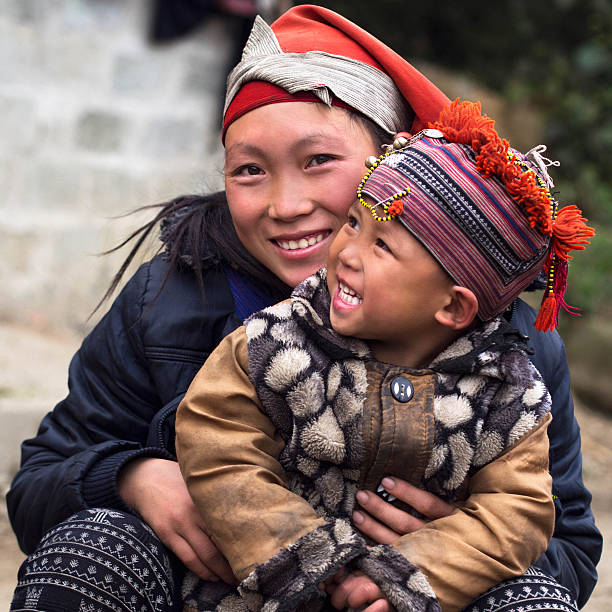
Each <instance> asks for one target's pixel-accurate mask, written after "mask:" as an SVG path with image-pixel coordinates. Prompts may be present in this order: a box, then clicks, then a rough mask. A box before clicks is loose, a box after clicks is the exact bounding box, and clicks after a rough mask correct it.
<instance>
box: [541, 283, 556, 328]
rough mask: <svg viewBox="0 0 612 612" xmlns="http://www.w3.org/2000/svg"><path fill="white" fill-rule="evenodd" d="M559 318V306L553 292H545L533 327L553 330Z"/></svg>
mask: <svg viewBox="0 0 612 612" xmlns="http://www.w3.org/2000/svg"><path fill="white" fill-rule="evenodd" d="M558 318H559V306H558V304H557V300H556V299H555V296H554V294H553V293H552V291H551V292H549V293H547V294H546V295H545V296H544V299H543V300H542V305H541V306H540V312H538V316H537V318H536V320H535V328H536V329H537V330H539V331H544V332H547V331H553V330H554V329H555V327H557V321H558Z"/></svg>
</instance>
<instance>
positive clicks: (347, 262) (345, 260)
mask: <svg viewBox="0 0 612 612" xmlns="http://www.w3.org/2000/svg"><path fill="white" fill-rule="evenodd" d="M338 261H339V262H340V263H341V265H343V266H344V267H345V268H350V269H351V270H358V269H359V266H360V259H359V249H358V248H357V245H356V244H355V242H353V241H350V242H347V243H346V244H345V245H344V246H343V248H341V249H340V250H339V252H338Z"/></svg>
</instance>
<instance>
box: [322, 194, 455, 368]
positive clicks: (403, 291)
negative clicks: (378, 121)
mask: <svg viewBox="0 0 612 612" xmlns="http://www.w3.org/2000/svg"><path fill="white" fill-rule="evenodd" d="M327 267H328V277H327V284H328V287H329V292H330V295H331V308H330V317H331V324H332V327H333V328H334V329H335V330H336V331H337V332H338V333H340V334H343V335H345V336H353V337H356V338H361V339H363V340H367V341H368V343H369V345H370V348H371V349H372V351H373V352H374V355H375V356H376V357H377V358H378V359H379V360H381V361H385V362H388V363H394V364H398V365H410V364H409V363H407V361H406V359H405V355H406V347H407V346H408V345H415V343H418V346H420V347H427V346H428V343H432V340H431V331H432V329H434V327H435V326H436V322H435V319H434V315H435V313H436V312H437V311H438V310H439V309H440V308H444V306H446V305H447V304H448V303H449V301H450V299H451V298H450V296H449V291H450V289H451V288H452V286H453V285H454V283H453V281H452V280H451V279H450V278H449V277H448V276H447V274H446V272H445V271H444V270H443V269H442V267H441V266H440V265H439V264H438V262H437V261H436V260H435V259H434V258H433V257H432V256H431V255H430V254H429V252H428V251H427V250H426V249H425V248H424V247H423V246H422V245H421V243H420V242H419V241H418V240H417V239H416V238H414V236H413V235H412V234H411V233H410V232H409V231H408V230H407V229H405V228H404V227H403V226H402V225H401V224H400V223H399V221H397V220H392V221H376V220H375V219H374V218H373V217H372V215H371V214H370V211H369V210H368V209H366V208H365V207H364V206H363V205H361V204H360V203H358V202H356V203H354V204H353V205H352V206H351V208H350V209H349V213H348V220H347V222H346V223H345V225H344V226H343V227H342V228H341V229H340V231H339V232H338V235H337V236H336V238H335V240H334V241H333V243H332V245H331V246H330V250H329V257H328V264H327ZM415 346H416V345H415ZM432 348H433V347H432Z"/></svg>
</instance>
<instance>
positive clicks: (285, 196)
mask: <svg viewBox="0 0 612 612" xmlns="http://www.w3.org/2000/svg"><path fill="white" fill-rule="evenodd" d="M313 210H314V204H313V200H312V199H311V198H310V197H308V195H306V194H305V193H304V192H302V191H301V190H300V188H299V186H298V185H294V184H290V183H284V184H281V185H277V186H276V188H275V189H273V190H272V193H271V197H270V201H269V204H268V215H269V216H270V217H271V218H272V219H276V220H278V221H292V220H293V219H296V218H297V217H301V216H304V215H309V214H310V213H311V212H312V211H313Z"/></svg>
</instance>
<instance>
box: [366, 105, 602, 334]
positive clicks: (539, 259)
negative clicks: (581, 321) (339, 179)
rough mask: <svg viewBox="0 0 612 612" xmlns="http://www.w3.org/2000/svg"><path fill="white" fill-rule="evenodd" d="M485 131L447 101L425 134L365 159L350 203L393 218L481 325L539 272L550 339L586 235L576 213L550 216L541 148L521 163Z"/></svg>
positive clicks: (476, 113) (541, 317)
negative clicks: (466, 297)
mask: <svg viewBox="0 0 612 612" xmlns="http://www.w3.org/2000/svg"><path fill="white" fill-rule="evenodd" d="M493 126H494V121H493V120H492V119H490V118H489V117H487V116H486V115H482V114H481V111H480V103H477V104H475V103H473V102H467V101H466V102H461V103H459V100H455V101H454V102H453V103H452V104H451V105H449V106H448V107H447V108H446V109H444V111H443V112H442V113H441V115H440V118H439V120H438V121H436V122H435V123H432V124H430V127H429V128H428V129H425V130H423V131H422V132H421V133H419V134H417V135H416V136H414V137H413V138H412V139H410V140H406V139H399V140H397V141H396V142H395V143H394V145H393V147H388V149H387V152H386V153H385V154H384V155H382V156H381V157H380V158H378V159H376V158H368V160H366V164H367V165H369V167H370V169H369V170H368V172H367V174H366V176H365V178H364V179H363V181H362V182H361V184H360V185H359V188H358V190H357V196H358V198H359V200H360V201H361V203H362V204H364V205H365V206H366V207H368V208H369V209H370V210H371V211H372V214H373V216H374V218H376V219H377V220H381V221H384V220H389V219H392V218H394V217H397V218H398V220H399V221H400V222H401V223H402V224H403V225H404V226H405V227H406V228H407V229H408V230H410V232H412V234H414V236H415V237H416V238H417V239H418V240H420V242H421V243H422V244H423V245H424V246H425V247H426V248H427V249H428V250H429V252H430V253H431V254H432V255H433V256H434V257H435V258H436V259H437V260H438V262H439V263H440V264H441V265H442V267H443V268H444V269H445V270H446V271H447V272H448V273H449V274H450V276H451V277H452V278H453V279H454V280H455V281H456V282H457V283H458V284H460V285H462V286H464V287H467V288H468V289H470V290H472V291H473V292H474V294H475V295H476V297H477V298H478V305H479V311H478V316H479V317H480V318H481V319H483V320H485V321H486V320H488V319H491V318H493V317H494V316H496V315H498V314H500V313H502V312H503V311H504V310H505V309H506V308H507V307H508V306H509V305H510V304H511V303H512V301H513V300H514V299H515V298H516V297H517V296H518V295H519V293H520V292H521V291H523V290H524V289H525V288H526V287H527V286H528V285H529V284H530V283H531V282H532V280H533V279H534V278H535V277H536V276H537V275H538V274H539V272H540V271H541V270H542V269H544V270H545V271H546V273H547V277H548V285H547V288H546V293H545V295H544V299H543V301H542V306H541V308H540V312H539V314H538V317H537V320H536V328H537V329H539V330H544V331H550V330H553V329H554V328H555V326H556V324H557V320H558V313H559V309H560V308H562V307H563V308H564V309H565V310H567V311H569V312H572V311H574V312H573V314H575V309H572V308H571V307H569V306H568V305H567V304H566V303H565V300H564V298H563V295H564V293H565V287H566V281H567V267H568V260H569V259H571V256H570V255H569V251H571V250H582V249H584V248H585V245H586V244H588V243H589V241H588V238H590V237H591V236H592V235H593V234H594V230H593V228H591V227H588V226H587V225H586V223H585V221H586V219H584V218H582V216H581V215H582V213H581V211H580V210H579V209H578V208H577V207H576V206H574V205H572V206H566V207H565V208H562V209H558V203H557V202H556V201H555V200H554V198H553V197H552V195H551V193H550V188H551V187H553V186H554V185H553V182H552V180H551V179H550V177H549V176H548V172H547V165H550V164H551V163H552V162H550V161H549V160H546V159H545V158H543V157H542V156H541V152H543V151H544V150H545V147H542V146H540V147H536V148H535V149H532V150H531V151H529V152H528V153H526V154H524V155H523V154H522V153H520V152H518V151H515V150H514V149H511V148H510V146H509V143H508V142H507V141H506V140H502V139H501V138H500V137H499V136H498V135H497V132H496V131H495V130H494V128H493ZM363 195H367V196H369V197H370V198H371V199H372V200H373V201H374V203H373V204H371V203H368V202H366V201H365V200H364V199H363Z"/></svg>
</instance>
